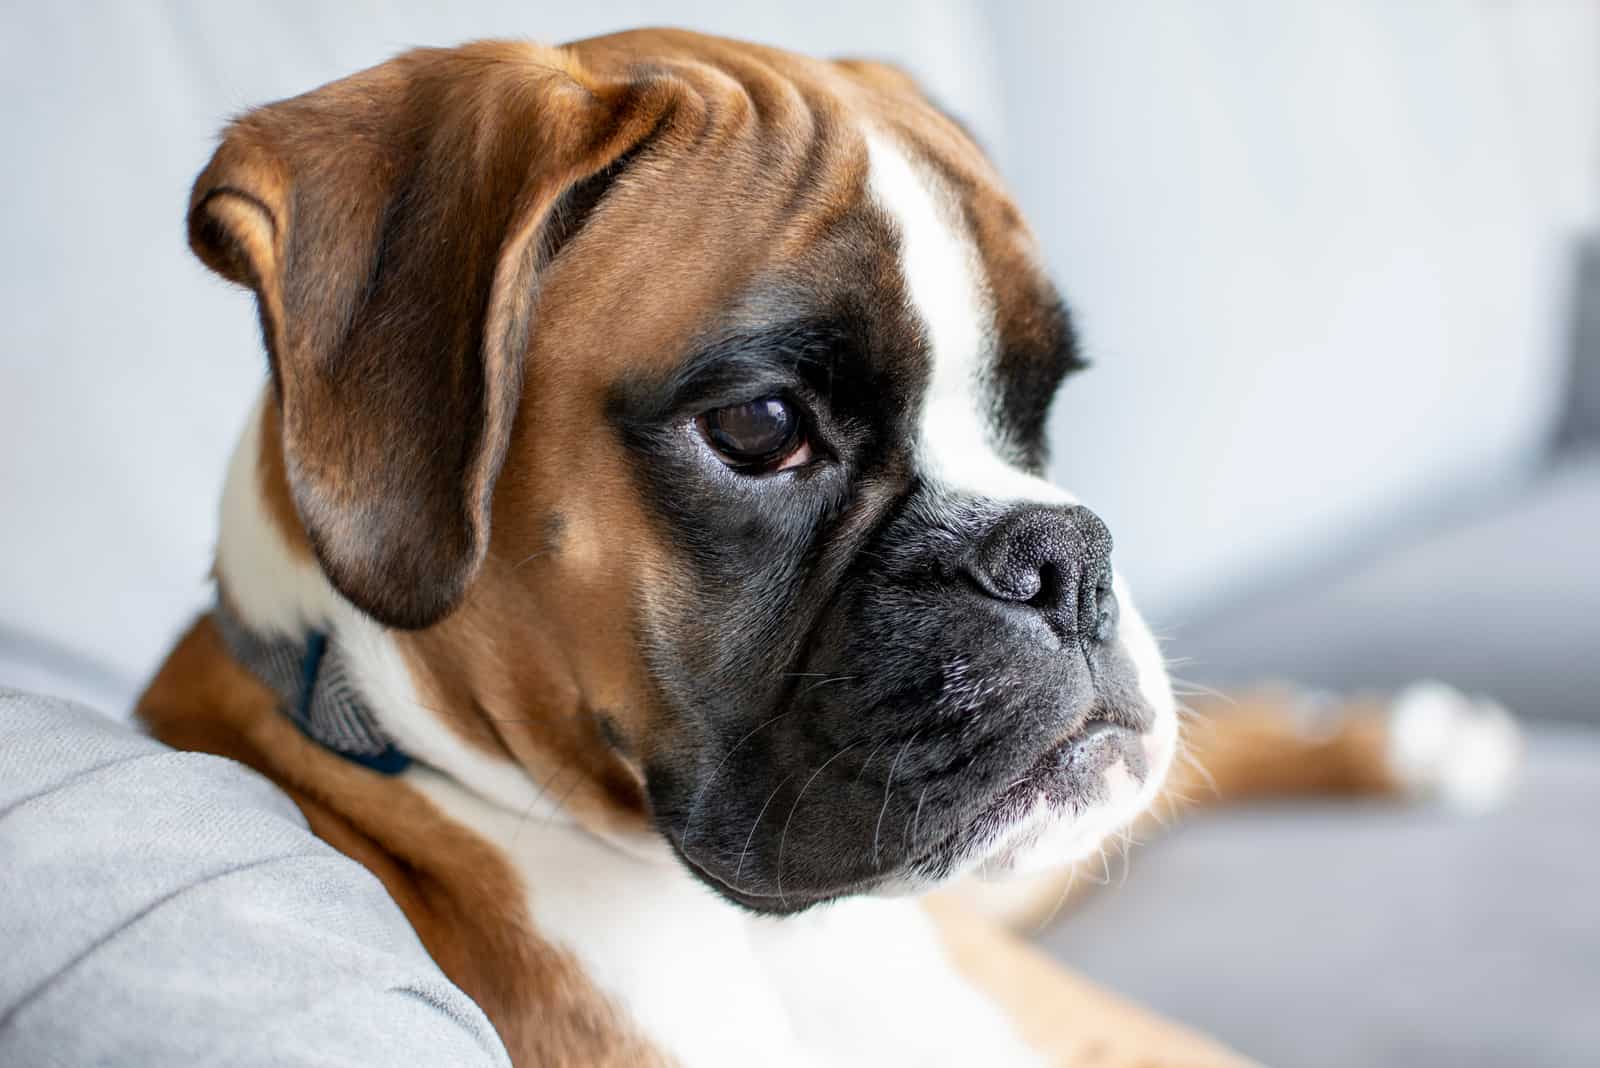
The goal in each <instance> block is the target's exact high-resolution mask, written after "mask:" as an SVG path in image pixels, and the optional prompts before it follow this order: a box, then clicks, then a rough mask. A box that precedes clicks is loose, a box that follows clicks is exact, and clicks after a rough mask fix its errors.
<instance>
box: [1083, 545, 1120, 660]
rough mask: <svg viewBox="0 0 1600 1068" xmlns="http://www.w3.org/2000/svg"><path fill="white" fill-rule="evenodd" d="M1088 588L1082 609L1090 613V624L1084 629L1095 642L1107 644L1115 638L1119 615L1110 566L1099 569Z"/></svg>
mask: <svg viewBox="0 0 1600 1068" xmlns="http://www.w3.org/2000/svg"><path fill="white" fill-rule="evenodd" d="M1089 587H1090V590H1089V593H1088V594H1087V596H1086V597H1085V601H1086V602H1087V603H1086V604H1085V605H1084V607H1085V608H1086V609H1088V611H1089V613H1090V617H1089V618H1090V621H1091V622H1090V623H1089V625H1088V627H1087V628H1086V629H1087V630H1088V631H1089V633H1090V634H1093V635H1094V640H1095V641H1097V642H1109V641H1111V640H1112V639H1113V638H1115V637H1116V636H1117V619H1118V617H1119V616H1120V615H1121V611H1120V608H1119V606H1118V604H1117V594H1116V591H1115V590H1114V589H1113V588H1112V576H1111V565H1110V564H1107V565H1105V566H1104V567H1103V568H1101V570H1100V573H1099V574H1098V575H1097V576H1095V580H1094V582H1093V583H1090V584H1089Z"/></svg>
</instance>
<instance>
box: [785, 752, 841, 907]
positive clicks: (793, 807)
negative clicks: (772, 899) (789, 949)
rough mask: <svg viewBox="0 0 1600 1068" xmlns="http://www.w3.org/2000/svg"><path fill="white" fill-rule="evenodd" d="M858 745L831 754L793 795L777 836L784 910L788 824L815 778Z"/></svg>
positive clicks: (792, 819)
mask: <svg viewBox="0 0 1600 1068" xmlns="http://www.w3.org/2000/svg"><path fill="white" fill-rule="evenodd" d="M860 744H861V743H860V742H859V741H856V742H851V743H850V744H849V745H847V746H845V747H844V748H843V749H841V750H839V751H838V752H837V753H835V754H833V756H831V757H829V758H828V759H827V760H824V761H823V762H822V767H820V768H818V769H817V770H816V771H813V772H812V773H811V778H809V779H807V780H806V782H805V785H804V786H802V787H800V792H799V793H798V794H795V795H794V804H792V805H790V806H789V815H788V816H787V817H785V818H784V821H783V832H782V833H781V834H779V835H778V903H779V904H781V905H783V906H784V907H785V908H787V907H788V905H789V901H788V899H787V898H785V897H784V896H783V847H784V845H785V844H787V843H788V841H789V824H791V823H793V822H794V814H795V810H797V809H798V808H799V807H800V801H801V799H802V798H804V797H805V796H806V791H807V790H809V789H810V788H811V784H812V783H814V782H816V781H817V776H818V775H821V774H822V773H823V772H824V771H827V770H828V765H829V764H832V763H833V762H834V761H835V760H838V759H839V758H840V757H842V756H844V755H845V754H846V753H848V752H849V751H850V750H852V749H854V748H855V747H856V746H858V745H860Z"/></svg>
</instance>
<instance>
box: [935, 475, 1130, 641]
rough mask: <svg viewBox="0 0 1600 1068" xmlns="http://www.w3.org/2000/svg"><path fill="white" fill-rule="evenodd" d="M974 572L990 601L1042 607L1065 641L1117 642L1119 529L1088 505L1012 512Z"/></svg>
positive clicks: (977, 553) (971, 567) (975, 557)
mask: <svg viewBox="0 0 1600 1068" xmlns="http://www.w3.org/2000/svg"><path fill="white" fill-rule="evenodd" d="M966 571H967V573H968V575H970V576H971V578H972V580H973V582H974V583H975V584H976V585H977V587H978V588H979V589H980V590H982V591H983V592H984V593H986V594H988V595H989V596H990V597H993V598H995V599H996V600H1001V601H1011V602H1018V603H1021V604H1025V605H1028V606H1030V607H1032V608H1035V609H1037V610H1038V611H1039V612H1041V613H1042V614H1043V615H1044V617H1045V620H1046V622H1048V623H1049V624H1050V626H1051V629H1053V630H1054V631H1055V632H1056V633H1057V634H1059V635H1061V636H1062V637H1063V638H1073V639H1076V640H1080V641H1090V640H1092V641H1099V642H1107V641H1110V640H1111V639H1112V638H1114V637H1116V633H1117V597H1116V594H1114V593H1112V592H1111V532H1110V531H1109V530H1107V529H1106V525H1105V523H1103V522H1101V520H1100V517H1099V516H1097V515H1095V514H1094V513H1093V512H1091V511H1089V509H1087V508H1085V507H1083V506H1082V505H1073V506H1072V507H1070V508H1053V507H1046V506H1042V505H1029V506H1026V507H1023V508H1019V509H1017V510H1016V511H1014V512H1011V513H1010V514H1008V515H1007V516H1005V518H1003V519H1001V520H1000V522H998V523H996V524H995V525H994V527H993V528H991V529H990V531H989V532H988V533H987V534H986V535H984V537H983V540H982V541H981V542H980V543H979V545H978V547H977V548H976V549H975V550H974V551H973V552H972V554H971V556H970V557H969V559H968V561H967V564H966Z"/></svg>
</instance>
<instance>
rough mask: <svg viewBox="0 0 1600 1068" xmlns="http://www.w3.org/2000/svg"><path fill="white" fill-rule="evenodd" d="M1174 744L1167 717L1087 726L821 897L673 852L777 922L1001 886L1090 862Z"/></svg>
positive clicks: (1166, 764) (1159, 778)
mask: <svg viewBox="0 0 1600 1068" xmlns="http://www.w3.org/2000/svg"><path fill="white" fill-rule="evenodd" d="M1177 735H1178V729H1177V717H1176V714H1175V713H1174V712H1173V711H1171V710H1170V709H1164V710H1162V711H1161V712H1160V714H1159V715H1158V716H1157V717H1156V719H1155V722H1154V724H1153V725H1152V726H1151V728H1150V729H1149V730H1148V731H1146V732H1144V733H1142V734H1141V733H1138V732H1135V731H1133V730H1130V729H1129V728H1127V727H1125V726H1122V725H1120V724H1116V723H1112V722H1109V721H1091V722H1090V723H1089V724H1088V725H1087V726H1086V727H1085V728H1084V729H1082V730H1080V731H1078V732H1076V733H1075V734H1074V735H1073V736H1072V737H1070V738H1067V739H1065V740H1062V741H1060V742H1058V743H1056V744H1055V745H1052V746H1051V747H1050V748H1049V749H1047V750H1046V751H1045V752H1044V753H1043V754H1042V755H1041V756H1040V757H1039V758H1038V759H1037V760H1036V761H1035V762H1034V764H1033V765H1032V766H1031V767H1030V768H1028V769H1027V770H1026V771H1025V772H1023V773H1021V774H1019V775H1018V776H1017V778H1016V781H1015V782H1013V783H1011V784H1010V785H1008V786H1007V787H1006V788H1004V789H1003V790H1001V791H1000V792H999V793H998V794H996V795H993V796H991V797H987V798H980V799H977V800H975V802H974V805H973V808H972V810H971V812H970V813H969V814H968V815H966V816H964V817H962V818H960V819H958V820H957V821H956V826H955V827H954V829H953V830H950V831H948V832H947V833H946V834H945V835H944V836H943V837H941V838H939V839H938V840H936V841H935V842H934V843H933V844H931V845H930V846H928V847H926V848H925V849H923V850H921V851H919V852H918V853H917V854H916V855H914V856H911V857H907V858H905V859H903V860H902V861H901V862H900V863H899V864H897V865H896V866H895V867H894V868H891V869H889V870H887V871H884V872H882V873H877V874H874V875H873V876H871V877H868V878H864V879H861V880H857V881H853V882H841V883H840V884H839V885H836V886H829V887H827V888H826V889H815V888H811V889H801V888H793V889H790V890H788V891H787V892H785V893H783V894H761V893H752V892H751V891H750V890H748V889H744V888H741V887H739V886H737V885H735V884H734V883H733V882H731V881H729V880H727V879H724V878H722V877H720V876H719V875H718V874H717V873H716V872H714V871H711V870H709V869H708V868H706V867H704V866H702V865H701V864H700V863H698V862H697V861H696V860H695V859H694V858H693V857H691V856H688V855H685V854H684V853H683V851H682V850H681V849H680V848H678V843H677V841H676V840H675V839H674V840H672V841H673V848H674V850H675V851H677V853H678V855H679V857H680V858H681V859H682V860H683V862H684V863H685V864H686V865H687V866H688V867H689V868H690V870H691V871H693V872H694V874H695V875H696V876H698V877H699V878H700V879H701V881H702V882H704V883H706V884H707V885H708V886H710V887H711V888H712V889H714V890H715V891H716V892H717V893H719V894H721V895H722V896H723V897H725V898H727V899H728V900H730V901H732V902H734V903H736V904H738V905H741V906H743V907H745V908H747V909H750V910H752V911H755V912H760V913H767V914H779V915H786V914H791V913H795V912H800V911H803V910H805V909H808V908H810V907H812V906H814V905H818V904H821V903H824V902H827V901H834V900H837V899H840V898H845V897H852V896H859V895H863V894H873V895H879V896H901V895H907V894H917V893H923V892H926V891H929V890H933V889H935V888H937V887H938V886H940V885H942V884H944V883H948V882H950V881H952V880H954V879H957V878H960V877H962V876H965V875H969V874H975V875H978V876H979V877H981V878H985V879H999V878H1007V877H1011V876H1024V875H1029V874H1034V873H1038V872H1043V871H1048V870H1052V869H1063V868H1066V867H1068V866H1070V865H1071V864H1074V863H1076V862H1077V861H1080V860H1082V859H1084V858H1085V857H1089V856H1093V855H1095V854H1096V853H1097V852H1098V851H1099V850H1100V849H1101V847H1102V845H1103V844H1104V842H1105V841H1106V840H1107V839H1108V838H1110V837H1112V836H1113V835H1115V834H1117V833H1118V832H1119V831H1121V830H1123V829H1124V828H1125V827H1127V826H1128V825H1129V824H1130V823H1132V822H1133V821H1134V820H1135V819H1137V818H1138V816H1139V815H1140V814H1141V813H1142V812H1143V811H1144V810H1145V809H1146V808H1148V807H1149V805H1150V803H1151V802H1152V801H1153V800H1154V799H1155V796H1156V794H1157V793H1158V792H1159V791H1160V788H1161V783H1162V782H1163V780H1164V779H1165V777H1166V774H1167V772H1168V770H1169V769H1170V767H1171V764H1172V761H1173V758H1174V757H1175V755H1176V751H1177ZM669 837H670V836H669Z"/></svg>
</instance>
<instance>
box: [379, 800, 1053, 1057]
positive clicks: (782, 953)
mask: <svg viewBox="0 0 1600 1068" xmlns="http://www.w3.org/2000/svg"><path fill="white" fill-rule="evenodd" d="M406 781H407V782H409V783H410V784H411V785H412V786H414V787H416V788H417V789H418V790H420V791H421V792H422V793H424V794H425V795H426V796H427V797H428V798H430V799H431V800H432V801H433V802H434V803H435V804H437V805H438V806H439V807H440V809H442V810H443V811H444V812H445V813H446V814H448V815H449V816H451V817H452V818H453V819H455V820H457V821H458V822H460V823H462V824H463V825H465V826H467V827H469V828H471V829H472V830H473V831H474V832H475V833H477V834H479V835H481V836H482V837H483V838H485V839H486V840H488V841H489V842H491V843H492V844H494V845H495V846H497V847H498V848H500V849H501V850H503V851H504V852H505V854H506V856H507V858H508V859H509V860H510V861H511V863H512V864H513V865H514V866H515V868H516V869H517V871H518V872H519V873H520V874H521V876H522V878H523V880H524V881H525V884H526V886H527V893H528V899H529V900H528V907H529V912H530V914H531V916H532V918H533V922H534V926H535V927H536V928H537V929H538V931H539V934H540V936H541V937H543V938H545V939H546V940H548V941H550V942H551V943H553V944H555V945H557V946H559V947H561V948H562V949H565V950H567V951H568V952H570V953H571V954H572V955H573V956H574V957H576V958H577V959H578V961H579V962H581V963H582V965H583V967H584V970H585V972H586V973H587V975H588V977H589V978H590V979H591V980H593V982H594V983H595V985H596V987H598V988H599V989H600V990H601V991H602V992H604V993H605V994H607V995H608V996H609V997H610V998H611V999H612V1000H613V1002H614V1003H615V1004H616V1005H617V1006H618V1007H619V1008H620V1009H621V1010H622V1011H623V1012H625V1013H626V1014H627V1016H628V1018H629V1019H630V1021H631V1022H632V1023H633V1025H634V1026H635V1027H637V1028H638V1030H639V1032H640V1033H641V1034H642V1035H643V1036H644V1037H645V1038H646V1039H648V1040H649V1041H650V1042H652V1043H653V1044H655V1045H657V1046H659V1047H660V1048H661V1049H663V1050H664V1051H666V1052H668V1053H670V1054H671V1055H672V1056H674V1057H675V1058H677V1059H678V1060H679V1061H680V1062H681V1063H683V1064H684V1065H688V1066H694V1068H699V1066H707V1068H713V1066H721V1065H730V1066H732V1065H737V1066H740V1068H745V1066H748V1065H752V1064H763V1065H795V1066H798V1065H807V1066H813V1065H819V1066H820V1065H830V1066H832V1065H863V1066H864V1065H873V1066H875V1068H876V1066H881V1065H884V1064H918V1065H939V1064H949V1065H972V1064H984V1065H1009V1064H1032V1063H1038V1059H1037V1058H1036V1057H1035V1055H1034V1054H1033V1053H1031V1052H1030V1051H1029V1050H1028V1049H1027V1047H1026V1046H1024V1045H1023V1044H1022V1042H1021V1040H1020V1038H1018V1036H1017V1035H1016V1034H1015V1032H1014V1031H1013V1029H1012V1028H1011V1025H1010V1023H1009V1021H1008V1020H1007V1019H1006V1018H1005V1017H1004V1016H1002V1015H1001V1013H1000V1012H999V1011H998V1009H997V1008H996V1007H995V1006H994V1005H992V1004H991V1003H990V1002H989V1001H988V1000H987V999H986V998H984V997H983V996H982V994H980V993H979V992H978V991H977V990H976V989H975V988H973V987H972V986H970V985H968V984H967V983H966V982H965V981H964V979H963V978H962V977H961V976H960V974H959V973H958V972H957V971H956V970H955V968H954V965H953V964H951V963H950V962H949V960H948V959H947V958H946V956H945V954H944V952H943V949H942V947H941V945H940V943H939V941H938V935H937V932H936V930H935V928H934V926H933V923H932V921H931V920H930V919H929V918H928V917H927V915H926V913H925V912H924V911H923V909H922V908H921V907H920V906H919V905H918V904H917V903H916V902H915V901H914V900H911V899H883V898H861V899H852V900H849V901H845V902H840V903H837V904H834V905H829V906H822V907H819V908H816V909H812V910H811V911H809V912H806V913H803V914H801V915H799V916H794V917H789V918H785V919H774V918H767V917H758V916H754V915H751V914H750V913H747V912H745V911H744V910H742V909H740V908H738V907H737V906H734V905H732V904H730V903H728V902H726V901H724V900H722V899H721V898H719V897H717V896H716V895H715V894H714V893H712V892H711V891H710V890H708V889H706V888H705V887H703V886H701V885H700V884H699V883H698V882H696V881H695V880H694V879H693V878H691V877H690V876H689V875H688V873H686V872H684V871H683V870H682V869H681V868H680V867H679V866H678V865H677V863H676V862H675V861H674V860H673V859H672V858H671V857H670V856H669V855H667V853H666V852H665V846H664V845H662V846H661V847H660V851H659V855H658V856H654V857H651V856H649V855H648V854H649V853H650V852H651V850H650V849H630V850H626V851H624V850H623V849H619V848H617V846H615V845H613V844H611V843H608V842H606V841H604V840H602V839H599V838H596V837H594V836H592V835H590V834H588V833H586V832H584V831H583V830H581V829H579V828H577V827H574V826H572V825H571V824H563V823H554V822H547V821H545V820H542V819H540V818H539V817H537V816H532V817H530V818H527V819H524V818H522V817H521V816H519V815H517V814H515V813H512V812H509V811H507V810H506V809H503V808H500V807H499V806H496V805H493V804H490V803H488V802H486V801H484V800H482V799H481V798H479V797H477V796H476V795H474V794H472V793H469V792H468V791H466V790H464V789H463V788H462V787H461V786H460V785H458V784H456V783H454V782H452V781H450V780H449V779H446V778H444V777H443V776H440V775H438V774H436V773H433V772H430V771H427V770H418V771H412V772H408V773H407V774H406Z"/></svg>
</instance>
